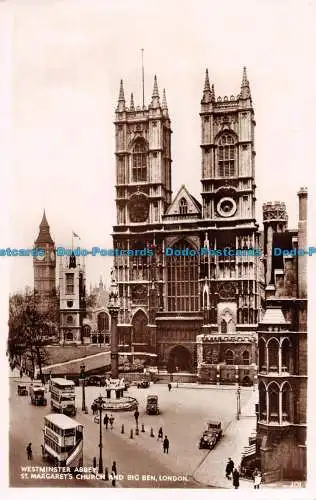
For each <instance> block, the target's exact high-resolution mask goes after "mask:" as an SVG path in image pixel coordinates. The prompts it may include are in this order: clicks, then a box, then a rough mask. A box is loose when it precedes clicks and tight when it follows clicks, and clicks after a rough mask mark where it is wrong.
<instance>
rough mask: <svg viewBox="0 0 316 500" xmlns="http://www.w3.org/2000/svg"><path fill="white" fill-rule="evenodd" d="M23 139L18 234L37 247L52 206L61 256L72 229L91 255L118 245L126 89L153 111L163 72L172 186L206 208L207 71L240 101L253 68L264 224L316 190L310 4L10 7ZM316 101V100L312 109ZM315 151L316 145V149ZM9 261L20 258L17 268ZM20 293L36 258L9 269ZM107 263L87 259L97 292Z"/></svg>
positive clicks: (16, 172) (16, 176)
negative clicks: (119, 131) (271, 210)
mask: <svg viewBox="0 0 316 500" xmlns="http://www.w3.org/2000/svg"><path fill="white" fill-rule="evenodd" d="M12 5H13V9H14V10H13V16H12V38H11V40H12V45H11V48H12V58H11V78H12V86H11V94H12V141H13V157H12V171H11V180H10V211H9V213H10V220H9V228H10V231H9V237H8V238H7V239H6V241H2V242H1V244H0V247H1V248H4V247H8V246H11V247H18V248H31V247H32V246H33V242H34V240H35V239H36V237H37V234H38V226H39V224H40V222H41V218H42V213H43V209H44V208H45V210H46V215H47V219H48V222H49V224H50V228H51V234H52V236H53V239H54V240H55V243H56V245H58V246H66V247H70V246H71V234H72V231H75V232H76V233H77V234H78V235H79V236H80V238H81V241H80V245H81V246H82V247H85V248H88V249H89V248H91V247H93V246H100V247H103V248H111V246H112V239H111V231H112V226H113V224H114V223H115V222H116V216H115V205H114V195H115V193H114V183H115V158H114V125H113V120H114V112H115V107H116V103H117V98H118V91H119V81H120V79H121V78H122V79H123V81H124V90H125V96H126V98H127V101H129V95H130V93H131V92H133V93H134V99H135V105H137V104H141V95H142V91H141V50H140V49H141V48H143V49H144V66H145V101H146V104H148V103H149V102H150V97H151V93H152V87H153V79H154V75H155V74H157V78H158V85H159V90H160V93H161V94H162V89H163V88H166V93H167V101H168V107H169V114H170V118H171V121H172V129H173V135H172V157H173V167H172V186H173V192H174V194H176V192H177V190H178V189H179V187H180V186H181V184H185V185H186V186H187V188H188V189H189V191H190V192H191V193H192V194H193V195H194V196H196V197H197V198H200V191H201V187H200V172H201V152H200V117H199V111H200V100H201V97H202V90H203V85H204V76H205V69H206V68H208V69H209V74H210V79H211V82H213V83H214V84H215V92H216V96H219V95H220V96H224V95H228V96H230V95H231V94H233V95H236V94H238V93H239V91H240V84H241V78H242V68H243V66H246V67H247V72H248V78H249V81H250V86H251V93H252V98H253V103H254V109H255V119H256V123H257V126H256V131H255V133H256V153H257V156H256V184H257V219H258V221H259V222H261V219H262V216H261V206H262V203H264V202H266V201H273V200H281V201H284V202H285V203H286V205H287V209H288V214H289V226H290V227H295V226H296V225H297V217H298V203H297V196H296V193H297V191H298V189H299V188H300V187H301V186H307V187H310V186H311V184H312V181H313V178H312V175H311V172H312V166H311V158H312V148H313V141H311V140H310V135H309V131H310V130H311V128H312V127H313V126H314V120H315V118H314V117H313V116H312V112H311V102H312V101H311V100H312V99H313V98H314V97H315V93H314V90H313V87H314V83H313V81H314V80H313V79H312V78H311V76H312V63H311V61H313V60H314V57H315V54H312V50H313V49H312V46H313V44H312V33H313V31H314V26H312V16H311V9H312V8H313V5H312V3H311V2H308V1H290V0H289V1H278V0H274V1H269V0H265V1H261V0H251V1H246V0H245V1H242V0H241V1H238V2H236V1H230V0H226V1H225V2H222V1H221V0H220V1H217V0H213V1H211V0H207V1H204V0H195V1H194V2H193V1H190V2H180V1H174V2H170V1H165V0H160V1H159V2H153V1H148V0H147V1H142V0H133V1H129V0H126V1H123V0H115V1H112V0H107V1H94V0H76V1H75V0H49V1H48V0H41V1H40V0H37V1H35V0H33V1H32V0H23V1H22V0H21V1H14V0H13V2H12ZM314 102H315V101H314ZM313 149H314V148H313ZM11 259H12V258H11ZM10 263H11V267H10V291H11V292H14V291H16V290H18V289H23V288H24V287H25V286H27V285H28V286H32V285H33V267H32V259H31V258H28V257H16V258H13V259H12V260H11V262H10ZM111 263H112V262H111V258H110V257H89V258H88V260H87V283H88V284H89V283H96V282H98V281H99V277H100V275H102V277H103V280H105V281H107V280H108V279H109V274H110V267H111Z"/></svg>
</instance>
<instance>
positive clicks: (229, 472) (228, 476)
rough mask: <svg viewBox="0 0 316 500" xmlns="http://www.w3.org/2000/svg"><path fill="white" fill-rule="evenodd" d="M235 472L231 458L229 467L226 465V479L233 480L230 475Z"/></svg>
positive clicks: (228, 463)
mask: <svg viewBox="0 0 316 500" xmlns="http://www.w3.org/2000/svg"><path fill="white" fill-rule="evenodd" d="M233 470H234V462H233V461H232V459H231V458H229V459H228V462H227V465H226V477H227V479H231V477H230V475H231V474H232V472H233Z"/></svg>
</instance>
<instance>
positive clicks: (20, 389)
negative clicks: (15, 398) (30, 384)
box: [18, 385, 28, 396]
mask: <svg viewBox="0 0 316 500" xmlns="http://www.w3.org/2000/svg"><path fill="white" fill-rule="evenodd" d="M18 395H19V396H28V391H27V388H26V385H18Z"/></svg>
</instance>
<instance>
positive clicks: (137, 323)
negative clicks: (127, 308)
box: [132, 311, 148, 344]
mask: <svg viewBox="0 0 316 500" xmlns="http://www.w3.org/2000/svg"><path fill="white" fill-rule="evenodd" d="M132 325H133V342H134V344H145V343H147V342H148V327H147V325H148V319H147V316H146V314H145V313H144V312H143V311H137V312H136V314H135V315H134V317H133V321H132Z"/></svg>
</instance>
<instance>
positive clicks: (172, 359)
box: [168, 345, 192, 372]
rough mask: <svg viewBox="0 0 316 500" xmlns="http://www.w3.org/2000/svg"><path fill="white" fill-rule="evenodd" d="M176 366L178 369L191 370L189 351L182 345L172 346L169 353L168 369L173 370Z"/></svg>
mask: <svg viewBox="0 0 316 500" xmlns="http://www.w3.org/2000/svg"><path fill="white" fill-rule="evenodd" d="M176 368H178V370H179V371H185V372H189V371H191V370H192V358H191V353H190V351H189V350H188V349H186V348H185V347H183V346H182V345H178V346H176V347H173V348H172V349H171V351H170V354H169V360H168V371H169V372H175V371H176Z"/></svg>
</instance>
